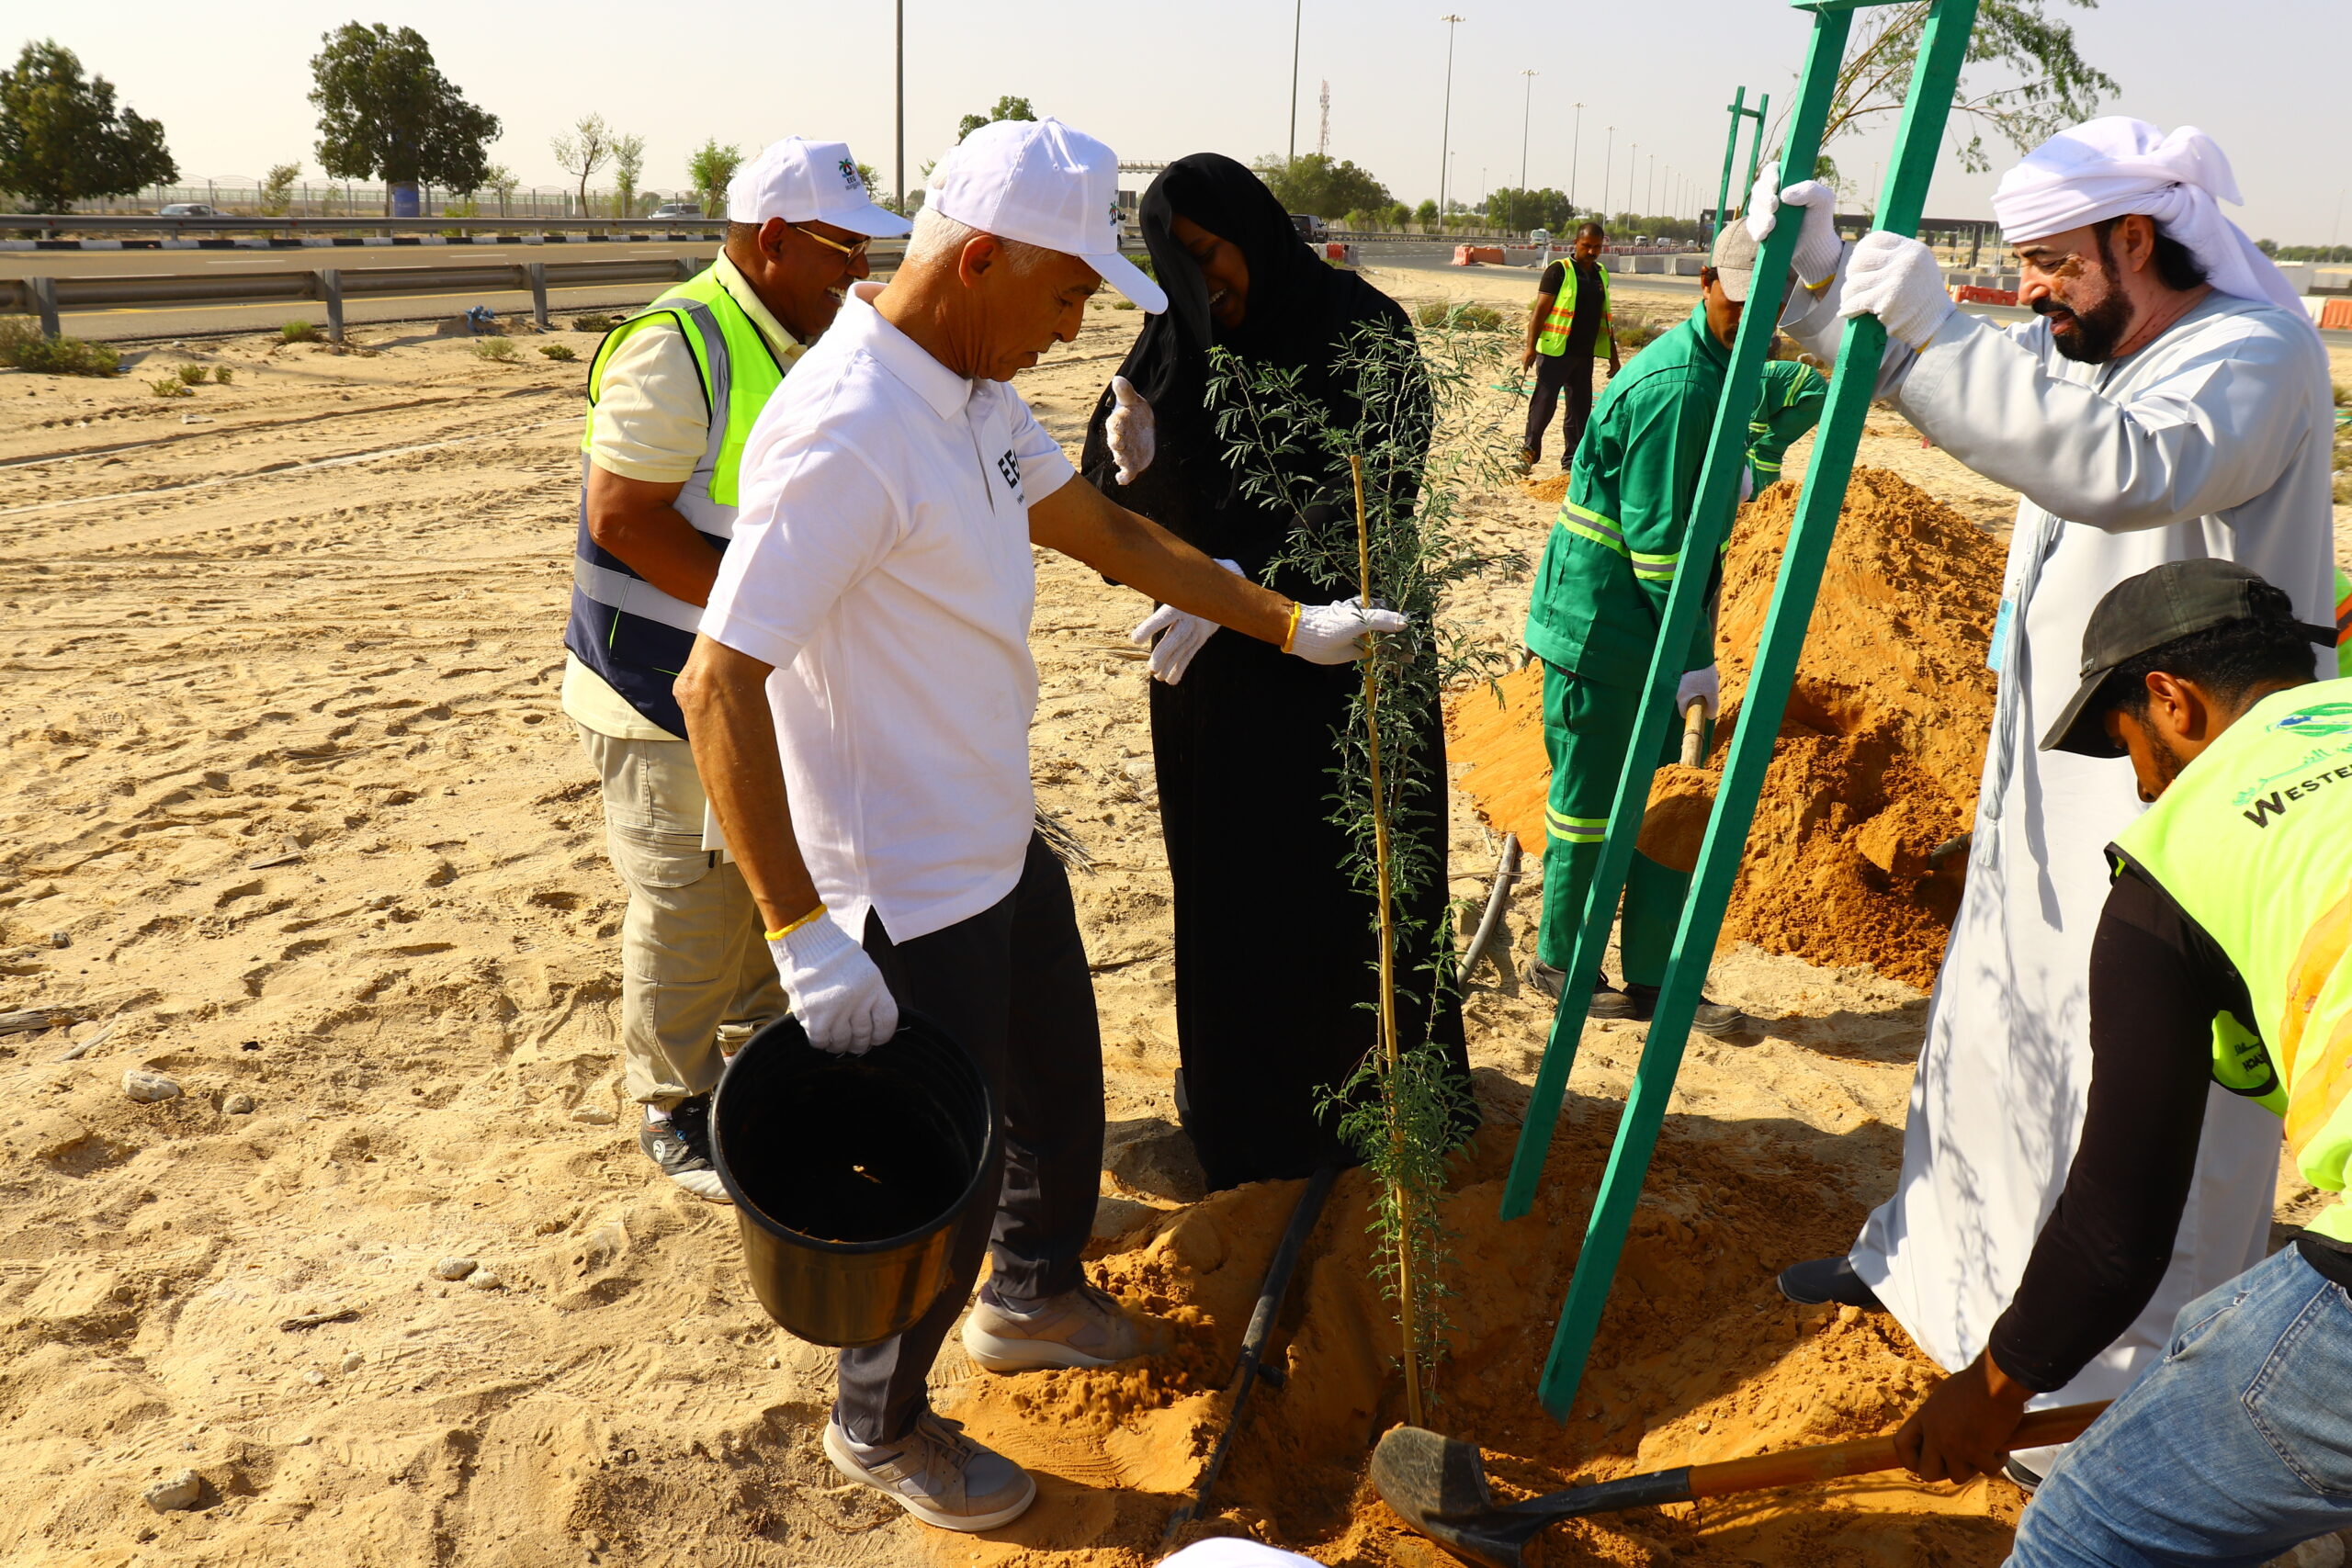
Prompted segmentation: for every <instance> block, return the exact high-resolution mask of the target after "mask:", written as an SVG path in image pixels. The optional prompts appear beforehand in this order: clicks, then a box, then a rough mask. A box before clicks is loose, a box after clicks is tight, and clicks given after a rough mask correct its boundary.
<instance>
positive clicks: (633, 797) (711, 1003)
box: [572, 724, 785, 1109]
mask: <svg viewBox="0 0 2352 1568" xmlns="http://www.w3.org/2000/svg"><path fill="white" fill-rule="evenodd" d="M572 728H574V729H577V730H578V731H579V734H580V744H581V746H582V748H583V749H584V750H586V751H587V753H588V760H589V761H591V762H593V763H594V764H595V767H596V772H597V773H598V775H599V776H600V777H601V778H602V779H603V781H604V794H605V847H606V849H607V850H608V851H609V852H610V853H611V855H612V859H613V869H614V870H615V871H616V872H618V873H620V877H621V881H622V883H623V884H624V885H625V886H627V887H628V914H627V916H625V917H624V918H623V919H622V921H621V1057H622V1064H623V1072H622V1080H621V1081H622V1087H623V1088H624V1089H627V1090H628V1096H629V1098H630V1099H632V1100H637V1101H638V1102H639V1103H640V1104H643V1105H653V1106H660V1107H663V1108H665V1109H666V1108H667V1107H669V1106H672V1105H674V1104H676V1103H677V1102H678V1101H679V1100H683V1099H684V1098H686V1097H687V1096H688V1095H695V1094H707V1093H708V1092H709V1091H710V1090H711V1089H714V1088H716V1087H717V1086H718V1075H719V1070H720V1069H721V1067H723V1066H725V1062H724V1059H723V1057H722V1056H721V1052H722V1050H723V1051H726V1052H729V1053H731V1052H734V1051H736V1050H739V1049H741V1046H742V1043H743V1042H744V1041H746V1040H748V1039H750V1038H751V1037H752V1032H754V1031H755V1030H757V1029H758V1028H759V1026H760V1025H762V1024H763V1023H765V1022H767V1021H769V1020H771V1019H773V1018H775V1017H777V1016H779V1015H780V1014H782V1013H783V1012H784V1011H785V999H784V987H782V986H781V985H780V984H779V983H778V982H777V980H776V974H775V960H774V959H773V958H772V957H771V956H770V955H769V953H768V946H767V943H766V942H764V941H763V940H762V937H761V934H760V933H761V929H762V928H761V921H760V912H759V910H758V908H756V907H755V906H754V905H753V904H752V894H751V889H750V888H748V887H746V886H744V884H743V874H742V872H741V870H740V869H739V868H738V867H737V866H736V865H735V864H734V863H732V862H723V861H721V860H720V859H719V857H718V853H717V852H714V851H709V850H706V849H704V848H703V847H702V817H703V793H702V779H701V777H700V776H699V775H698V774H697V773H695V759H694V753H693V751H692V750H689V749H688V747H687V745H686V743H685V742H684V741H683V740H619V739H614V738H613V737H612V736H609V735H600V734H598V733H597V732H596V731H594V730H593V729H588V728H584V727H582V726H580V725H577V724H575V725H574V726H573V727H572Z"/></svg>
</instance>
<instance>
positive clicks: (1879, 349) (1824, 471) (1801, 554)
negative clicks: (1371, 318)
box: [1539, 0, 1977, 1420]
mask: <svg viewBox="0 0 2352 1568" xmlns="http://www.w3.org/2000/svg"><path fill="white" fill-rule="evenodd" d="M1879 3H1884V0H1798V4H1799V6H1800V8H1807V9H1812V10H1813V11H1814V12H1815V41H1816V44H1818V42H1819V39H1821V36H1822V29H1823V28H1824V26H1825V25H1826V23H1827V22H1828V21H1829V19H1830V13H1829V7H1830V6H1838V7H1839V8H1840V9H1844V8H1847V7H1849V6H1854V5H1860V4H1879ZM1976 6H1977V0H1936V4H1935V6H1934V8H1933V9H1932V10H1931V11H1930V12H1929V13H1928V24H1927V28H1926V30H1925V32H1924V33H1923V35H1922V36H1921V38H1920V40H1919V52H1918V58H1917V63H1916V65H1915V66H1914V68H1913V72H1912V77H1911V89H1910V92H1909V94H1908V96H1907V97H1906V98H1905V107H1904V111H1903V124H1902V129H1901V130H1899V131H1898V132H1897V133H1896V138H1895V152H1894V167H1893V168H1892V170H1891V171H1890V172H1889V175H1888V177H1887V183H1886V186H1885V189H1884V191H1883V195H1882V199H1881V201H1880V203H1879V209H1878V213H1877V223H1878V226H1879V227H1880V228H1882V229H1887V230H1891V231H1894V232H1895V233H1898V234H1908V233H1910V232H1911V231H1913V230H1914V229H1916V228H1917V226H1918V222H1919V217H1920V214H1921V212H1922V210H1923V209H1925V207H1926V205H1927V196H1928V181H1929V179H1930V178H1931V177H1932V176H1933V175H1934V173H1935V164H1936V157H1937V154H1938V152H1939V149H1940V147H1941V145H1942V141H1943V133H1944V125H1945V122H1946V120H1947V119H1948V118H1949V117H1950V115H1951V96H1952V91H1953V88H1954V87H1955V86H1956V85H1957V84H1958V83H1959V80H1960V70H1961V66H1962V63H1963V62H1965V60H1966V57H1967V52H1968V40H1969V34H1970V32H1971V30H1972V29H1973V27H1974V24H1975V20H1976ZM1822 64H1824V62H1821V61H1820V60H1819V59H1818V50H1817V49H1816V51H1815V58H1813V59H1809V60H1808V62H1807V73H1806V83H1805V85H1804V88H1802V89H1800V93H1799V97H1798V105H1799V107H1798V110H1797V114H1796V117H1795V118H1796V121H1797V124H1796V126H1795V127H1794V128H1792V133H1791V139H1790V149H1789V155H1788V157H1787V159H1786V161H1785V162H1784V163H1783V164H1782V166H1781V174H1782V177H1783V179H1784V180H1788V179H1792V178H1793V177H1810V176H1811V175H1812V173H1813V161H1814V157H1815V153H1816V152H1818V151H1819V144H1818V139H1819V134H1820V128H1821V124H1822V121H1821V119H1820V118H1818V117H1817V116H1815V115H1812V114H1809V113H1808V112H1807V111H1808V110H1809V109H1811V108H1812V107H1814V106H1813V105H1812V103H1811V102H1810V92H1811V89H1812V87H1813V86H1814V82H1813V80H1812V77H1813V72H1814V71H1815V68H1816V67H1817V66H1820V65H1822ZM1836 65H1837V60H1836V58H1835V57H1834V56H1833V57H1831V58H1830V59H1829V60H1828V61H1827V62H1826V68H1827V69H1829V70H1834V69H1835V68H1836ZM1784 210H1785V209H1784ZM1795 219H1796V215H1795V214H1794V213H1793V212H1787V213H1786V215H1785V216H1784V218H1783V220H1782V222H1781V225H1780V227H1779V228H1778V229H1776V230H1775V231H1774V236H1773V237H1774V238H1775V239H1777V238H1779V237H1780V233H1781V231H1782V230H1785V229H1788V228H1791V227H1793V226H1794V224H1795ZM1759 276H1760V274H1759ZM1757 324H1758V322H1757V321H1756V318H1755V317H1754V316H1753V315H1752V314H1751V316H1750V317H1749V319H1748V320H1747V321H1745V322H1743V323H1742V333H1741V335H1742V337H1743V338H1745V336H1746V335H1747V328H1748V327H1750V326H1754V325H1757ZM1885 347H1886V329H1885V328H1884V327H1883V326H1882V325H1881V324H1880V322H1879V321H1878V319H1877V318H1876V317H1874V316H1858V317H1855V318H1854V319H1852V320H1851V321H1848V322H1847V323H1846V331H1845V337H1844V339H1843V341H1842V342H1841V344H1839V348H1838V367H1837V374H1836V375H1835V376H1833V377H1832V378H1831V380H1830V388H1829V395H1828V402H1827V405H1826V408H1825V409H1824V411H1823V413H1822V419H1821V428H1820V431H1819V433H1818V434H1816V435H1815V437H1814V448H1813V460H1812V462H1811V463H1810V464H1809V465H1808V467H1807V468H1806V470H1805V477H1804V492H1803V494H1802V496H1801V498H1800V500H1799V502H1798V503H1797V513H1796V519H1795V522H1794V525H1792V528H1791V530H1790V534H1789V543H1788V547H1787V548H1786V550H1785V551H1784V552H1783V553H1782V555H1781V575H1780V578H1779V580H1778V581H1777V582H1776V583H1775V584H1774V586H1773V590H1772V606H1771V610H1770V614H1769V615H1767V616H1766V619H1765V622H1764V632H1763V636H1762V637H1761V639H1760V640H1759V641H1758V645H1757V655H1756V664H1755V668H1754V670H1753V671H1752V672H1751V673H1750V675H1749V677H1748V682H1747V696H1746V699H1745V700H1744V702H1743V704H1742V705H1741V711H1740V722H1739V730H1738V733H1737V734H1736V736H1735V737H1734V738H1733V739H1732V745H1731V755H1730V758H1729V760H1728V761H1727V762H1726V764H1725V766H1724V778H1723V784H1722V786H1721V787H1720V788H1719V789H1718V790H1717V792H1716V795H1715V807H1714V812H1713V816H1712V817H1711V818H1710V819H1709V821H1708V824H1707V836H1706V839H1705V841H1704V842H1703V843H1702V845H1701V847H1700V851H1699V865H1698V870H1697V871H1696V873H1695V874H1693V877H1692V881H1691V896H1690V898H1689V899H1688V901H1687V902H1686V903H1685V904H1684V906H1683V909H1682V920H1681V924H1680V926H1679V929H1678V930H1677V931H1676V932H1675V939H1674V955H1673V958H1672V960H1671V961H1670V962H1669V964H1668V969H1667V973H1666V983H1665V985H1664V987H1662V988H1661V990H1660V992H1659V996H1658V1001H1657V1013H1656V1016H1655V1018H1654V1019H1653V1021H1652V1022H1651V1024H1650V1028H1649V1036H1648V1038H1647V1040H1646V1041H1645V1043H1644V1044H1643V1048H1642V1060H1641V1065H1640V1066H1639V1067H1637V1068H1636V1069H1635V1071H1634V1088H1633V1092H1632V1093H1631V1094H1629V1095H1628V1096H1627V1097H1626V1100H1625V1111H1624V1115H1623V1118H1622V1119H1621V1120H1620V1121H1619V1122H1618V1124H1617V1142H1616V1145H1615V1146H1614V1147H1613V1148H1612V1149H1611V1151H1610V1156H1609V1166H1608V1169H1607V1170H1606V1171H1605V1172H1604V1174H1603V1175H1602V1177H1601V1181H1600V1195H1599V1197H1598V1198H1597V1199H1596V1200H1595V1201H1594V1204H1593V1212H1592V1219H1591V1222H1590V1223H1589V1224H1588V1226H1587V1227H1586V1230H1585V1240H1584V1247H1583V1250H1582V1251H1581V1252H1579V1253H1578V1255H1577V1269H1576V1276H1575V1278H1574V1279H1573V1280H1570V1281H1569V1284H1568V1295H1567V1300H1566V1303H1563V1305H1562V1307H1561V1310H1560V1324H1559V1328H1558V1331H1557V1332H1556V1333H1555V1336H1554V1337H1553V1340H1552V1352H1551V1356H1550V1359H1548V1360H1547V1361H1546V1362H1545V1364H1544V1377H1543V1382H1542V1383H1541V1385H1540V1388H1539V1393H1540V1394H1541V1396H1542V1399H1543V1402H1544V1408H1545V1409H1546V1410H1548V1411H1550V1412H1551V1413H1552V1415H1553V1416H1554V1418H1555V1419H1558V1420H1566V1418H1567V1414H1568V1409H1569V1406H1570V1405H1571V1404H1574V1403H1575V1400H1576V1394H1577V1384H1578V1383H1579V1382H1581V1381H1582V1380H1583V1376H1584V1367H1585V1360H1586V1358H1587V1357H1588V1356H1589V1354H1590V1352H1591V1349H1592V1341H1593V1337H1594V1335H1595V1334H1596V1333H1597V1332H1598V1331H1599V1329H1600V1314H1601V1310H1602V1308H1603V1307H1604V1306H1605V1305H1606V1304H1607V1302H1608V1298H1609V1288H1610V1285H1611V1282H1612V1280H1613V1279H1614V1276H1615V1274H1616V1270H1617V1261H1618V1258H1619V1257H1620V1255H1621V1254H1622V1253H1623V1250H1624V1244H1625V1233H1626V1231H1627V1229H1628V1227H1629V1226H1630V1225H1631V1224H1632V1222H1633V1217H1634V1203H1635V1202H1636V1201H1638V1200H1639V1199H1640V1197H1641V1189H1642V1182H1643V1179H1645V1176H1646V1175H1647V1174H1648V1171H1649V1162H1650V1155H1651V1152H1652V1150H1653V1149H1654V1148H1655V1147H1656V1145H1657V1134H1658V1129H1659V1127H1660V1126H1661V1125H1662V1123H1663V1122H1664V1121H1665V1116H1666V1104H1667V1100H1668V1097H1669V1096H1670V1095H1671V1094H1672V1093H1673V1092H1674V1079H1675V1075H1676V1073H1677V1071H1678V1070H1679V1068H1680V1066H1681V1063H1682V1048H1683V1046H1684V1044H1685V1043H1687V1042H1688V1040H1689V1036H1690V1032H1691V1015H1692V1013H1693V1012H1694V1011H1695V1010H1696V1009H1697V1007H1698V1002H1699V992H1700V987H1701V986H1702V984H1703V983H1704V981H1705V979H1706V975H1707V966H1708V964H1709V963H1710V962H1711V961H1712V960H1713V956H1714V948H1715V937H1716V935H1717V933H1718V932H1719V931H1721V930H1722V928H1723V918H1724V908H1725V906H1726V905H1728V904H1729V902H1730V900H1731V887H1732V881H1733V878H1734V877H1735V875H1736V874H1737V872H1738V869H1739V859H1740V855H1741V853H1742V852H1743V851H1744V850H1745V849H1746V847H1747V830H1748V828H1749V827H1750V825H1751V824H1752V823H1753V822H1754V820H1755V816H1756V800H1757V795H1758V792H1759V791H1760V790H1761V788H1762V786H1763V783H1764V772H1765V769H1766V767H1767V766H1768V765H1769V764H1770V761H1771V760H1772V746H1773V742H1774V741H1775V740H1776V739H1778V737H1779V734H1780V728H1781V723H1780V721H1781V713H1782V711H1783V710H1784V709H1785V708H1786V707H1787V706H1788V701H1789V691H1790V688H1791V686H1792V684H1793V683H1794V681H1795V677H1796V666H1797V656H1798V655H1799V653H1801V652H1802V651H1803V649H1804V634H1805V627H1806V626H1807V625H1808V623H1810V622H1811V620H1812V618H1813V604H1814V599H1815V595H1816V594H1817V593H1818V592H1819V591H1820V588H1821V572H1822V567H1823V565H1824V563H1825V562H1826V560H1827V559H1828V557H1829V546H1830V542H1831V539H1832V537H1833V536H1834V535H1835V533H1836V531H1837V527H1838V512H1839V511H1840V509H1841V508H1842V507H1843V506H1844V504H1845V499H1846V484H1847V481H1848V479H1849V478H1850V477H1851V475H1852V472H1853V467H1854V452H1855V449H1856V447H1857V446H1859V445H1860V440H1861V434H1862V421H1863V418H1864V416H1865V415H1866V414H1867V413H1868V412H1869V411H1870V401H1871V390H1872V389H1873V387H1874V386H1875V384H1876V382H1877V379H1878V367H1879V361H1880V359H1881V357H1882V356H1883V353H1884V350H1885ZM1712 457H1713V454H1712V452H1711V453H1710V458H1711V460H1712ZM1656 671H1657V666H1656V664H1655V662H1654V663H1653V665H1652V679H1653V682H1655V680H1656ZM1650 754H1654V751H1653V752H1651V753H1636V755H1650ZM1623 794H1624V792H1623V790H1622V789H1621V791H1620V792H1619V795H1620V800H1621V803H1622V801H1623Z"/></svg>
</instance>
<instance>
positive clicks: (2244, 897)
mask: <svg viewBox="0 0 2352 1568" xmlns="http://www.w3.org/2000/svg"><path fill="white" fill-rule="evenodd" d="M2109 852H2110V854H2111V855H2112V856H2113V857H2114V860H2115V866H2116V870H2117V872H2118V873H2119V874H2121V872H2122V870H2123V867H2124V866H2125V865H2127V864H2128V865H2131V866H2136V867H2137V868H2138V869H2139V870H2140V872H2141V873H2142V874H2143V875H2145V876H2146V877H2147V878H2148V879H2149V880H2150V881H2151V882H2153V883H2154V885H2155V886H2157V887H2158V888H2160V889H2162V890H2163V891H2164V892H2165V895H2167V896H2168V897H2170V898H2171V899H2172V901H2173V902H2174V904H2176V905H2177V907H2178V908H2179V909H2180V910H2181V912H2182V913H2183V914H2184V915H2186V916H2187V917H2188V919H2189V920H2190V921H2191V922H2192V923H2193V924H2195V925H2196V926H2197V928H2198V929H2199V930H2200V931H2203V932H2204V933H2205V934H2206V935H2207V936H2209V937H2211V939H2212V941H2213V943H2214V945H2215V946H2217V947H2219V948H2220V949H2221V950H2222V953H2223V954H2224V955H2225V956H2226V957H2227V958H2228V959H2229V961H2230V962H2231V964H2234V965H2235V966H2236V968H2237V972H2238V975H2239V976H2240V977H2241V978H2242V979H2244V980H2245V989H2246V996H2247V998H2248V999H2249V1000H2250V1001H2251V1003H2252V1007H2253V1011H2254V1016H2253V1017H2252V1018H2248V1019H2239V1018H2234V1017H2233V1016H2231V1015H2230V1014H2228V1013H2223V1014H2222V1016H2221V1017H2220V1018H2218V1019H2216V1020H2214V1029H2213V1077H2214V1079H2215V1081H2217V1082H2219V1083H2220V1084H2221V1085H2222V1087H2223V1088H2224V1089H2230V1090H2232V1091H2233V1092H2234V1093H2237V1094H2241V1095H2245V1096H2246V1097H2247V1098H2249V1099H2252V1100H2259V1101H2260V1102H2261V1103H2262V1104H2263V1105H2265V1106H2267V1107H2268V1108H2269V1109H2270V1110H2272V1111H2277V1112H2278V1113H2279V1114H2280V1115H2282V1116H2284V1117H2285V1118H2286V1120H2287V1146H2288V1149H2289V1150H2290V1153H2291V1154H2292V1155H2293V1156H2294V1159H2295V1164H2296V1166H2297V1168H2299V1169H2300V1170H2301V1172H2302V1176H2303V1179H2304V1180H2306V1181H2308V1182H2310V1183H2311V1184H2312V1186H2313V1187H2317V1188H2320V1189H2322V1190H2325V1191H2330V1192H2341V1191H2342V1190H2344V1184H2345V1179H2346V1165H2347V1162H2352V681H2347V680H2335V681H2322V682H2316V683H2314V684H2312V685H2307V686H2296V687H2292V688H2290V689H2289V690H2287V691H2284V692H2276V693H2273V694H2271V695H2269V696H2267V697H2265V698H2264V699H2263V700H2262V701H2260V702H2259V703H2256V705H2254V706H2253V708H2251V709H2250V710H2248V711H2247V713H2246V714H2245V716H2243V717H2241V718H2240V719H2239V720H2238V721H2237V722H2236V723H2235V724H2233V725H2232V726H2231V727H2230V728H2229V729H2228V730H2226V731H2225V732H2223V733H2222V736H2221V737H2220V738H2219V739H2216V740H2215V741H2214V742H2213V743H2212V744H2211V746H2209V747H2207V748H2206V749H2205V750H2203V751H2202V752H2200V753H2199V755H2198V757H2197V759H2196V760H2195V761H2192V762H2190V763H2189V764H2188V766H2187V767H2186V768H2183V769H2182V770H2181V773H2180V776H2179V777H2178V778H2176V779H2175V780H2173V782H2172V784H2171V785H2170V786H2169V787H2167V788H2166V789H2165V793H2164V794H2163V795H2162V796H2160V797H2159V798H2158V799H2157V801H2156V803H2155V805H2154V806H2153V807H2150V808H2149V809H2148V812H2147V814H2146V815H2145V816H2143V817H2142V818H2140V819H2139V820H2138V821H2136V822H2134V823H2132V824H2131V827H2129V828H2127V829H2124V830H2123V832H2122V833H2121V835H2120V836H2119V837H2118V838H2117V839H2116V840H2115V843H2114V844H2113V845H2112V846H2111V847H2110V851H2109ZM2310 1228H2311V1229H2312V1230H2314V1231H2316V1232H2318V1233H2320V1234H2321V1235H2327V1236H2332V1237H2334V1238H2335V1239H2336V1240H2338V1241H2347V1242H2352V1208H2346V1205H2344V1204H2343V1203H2340V1202H2339V1203H2335V1204H2333V1205H2331V1206H2330V1207H2328V1208H2327V1209H2325V1210H2324V1211H2322V1213H2320V1215H2319V1217H2318V1218H2317V1219H2315V1220H2313V1221H2312V1223H2311V1225H2310Z"/></svg>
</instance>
